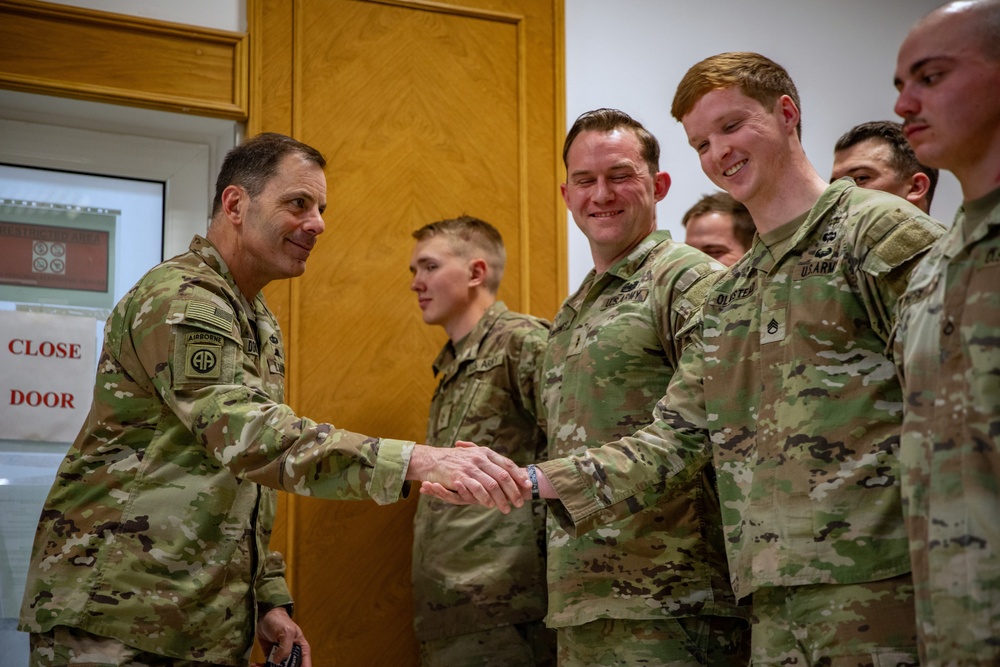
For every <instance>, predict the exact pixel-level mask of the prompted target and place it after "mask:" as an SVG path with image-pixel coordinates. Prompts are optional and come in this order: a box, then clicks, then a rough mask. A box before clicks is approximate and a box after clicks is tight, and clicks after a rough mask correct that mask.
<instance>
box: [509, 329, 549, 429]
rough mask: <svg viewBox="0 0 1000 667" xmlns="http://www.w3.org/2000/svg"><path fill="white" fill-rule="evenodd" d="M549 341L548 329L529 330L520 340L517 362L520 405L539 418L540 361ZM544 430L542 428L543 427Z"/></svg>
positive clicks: (540, 400) (543, 356)
mask: <svg viewBox="0 0 1000 667" xmlns="http://www.w3.org/2000/svg"><path fill="white" fill-rule="evenodd" d="M548 342H549V330H548V328H546V327H538V328H536V329H532V330H531V331H529V332H528V333H527V334H526V335H525V336H524V338H523V339H522V340H521V349H520V352H519V355H518V364H517V375H518V377H517V385H516V386H517V390H518V393H519V396H518V398H519V399H520V402H521V405H523V406H524V408H525V410H527V411H528V413H529V414H530V415H531V416H532V417H534V418H535V419H537V420H539V422H541V419H540V415H541V414H542V392H541V391H540V390H541V387H542V370H543V364H542V361H543V359H544V358H545V348H546V347H547V346H548ZM543 430H544V429H543Z"/></svg>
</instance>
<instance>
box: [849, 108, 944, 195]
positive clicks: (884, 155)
mask: <svg viewBox="0 0 1000 667" xmlns="http://www.w3.org/2000/svg"><path fill="white" fill-rule="evenodd" d="M844 176H850V177H851V178H853V179H854V183H855V184H856V185H857V186H858V187H861V188H868V189H869V190H881V191H882V192H891V193H892V194H894V195H896V196H897V197H902V198H903V199H905V200H906V201H908V202H910V203H911V204H913V205H914V206H916V207H917V208H919V209H920V210H921V211H923V212H924V213H930V210H931V200H933V199H934V189H935V188H936V187H937V182H938V170H937V169H934V168H933V167H927V166H924V165H922V164H920V161H919V160H917V156H916V155H914V154H913V149H912V148H910V144H909V143H907V141H906V137H905V136H904V135H903V126H902V125H900V124H899V123H894V122H892V121H890V120H874V121H870V122H867V123H861V124H860V125H856V126H854V127H852V128H851V129H850V130H848V131H847V132H845V133H844V134H843V136H841V137H840V138H839V139H837V143H836V145H835V146H834V148H833V172H832V174H831V176H830V182H831V183H833V182H834V181H835V180H837V179H838V178H843V177H844Z"/></svg>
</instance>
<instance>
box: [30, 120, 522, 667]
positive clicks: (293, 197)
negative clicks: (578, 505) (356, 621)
mask: <svg viewBox="0 0 1000 667" xmlns="http://www.w3.org/2000/svg"><path fill="white" fill-rule="evenodd" d="M325 164H326V160H325V159H324V158H323V156H322V155H321V154H320V153H319V152H318V151H316V150H315V149H314V148H312V147H310V146H307V145H305V144H302V143H300V142H298V141H295V140H294V139H291V138H290V137H286V136H283V135H279V134H271V133H268V134H262V135H258V136H256V137H254V138H252V139H249V140H248V141H246V142H244V143H243V144H241V145H240V146H237V147H236V148H234V149H233V150H232V151H230V153H229V154H228V155H227V156H226V159H225V161H224V163H223V166H222V170H221V172H220V174H219V177H218V180H217V184H216V194H215V201H214V205H213V214H212V222H211V225H210V226H209V229H208V233H207V235H206V237H205V238H202V237H200V236H196V237H195V238H194V240H193V241H192V242H191V248H190V250H189V251H188V252H187V253H185V254H183V255H179V256H177V257H174V258H173V259H170V260H167V261H165V262H163V263H162V264H160V265H159V266H156V267H154V268H153V269H151V270H150V271H149V272H148V273H147V274H146V275H145V276H144V277H143V278H142V279H141V280H140V281H139V282H138V283H137V284H136V285H135V287H133V288H132V289H131V290H130V291H129V293H128V294H126V295H125V297H124V298H123V299H122V300H121V301H120V302H119V303H118V305H117V306H116V307H115V309H114V312H113V313H112V315H111V317H110V319H109V321H108V323H107V326H106V327H105V336H104V347H103V350H102V352H101V358H100V361H99V364H98V369H97V379H96V383H95V388H94V401H93V405H92V407H91V411H90V414H89V416H88V418H87V421H86V422H85V423H84V425H83V427H82V429H81V430H80V434H79V435H78V436H77V438H76V441H75V442H74V443H73V445H72V447H71V448H70V450H69V452H68V453H67V455H66V458H65V459H64V460H63V462H62V464H61V466H60V467H59V470H58V472H57V474H56V480H55V482H54V484H53V486H52V490H51V491H50V492H49V496H48V499H47V500H46V501H45V505H44V508H43V510H42V515H41V519H40V521H39V525H38V531H37V534H36V537H35V543H34V548H33V550H32V556H31V564H30V570H29V574H28V581H27V585H26V587H25V594H24V601H23V604H22V608H21V617H20V629H21V630H23V631H26V632H30V633H31V638H30V644H31V664H32V665H34V666H36V667H40V666H42V665H52V666H56V665H70V664H74V665H76V664H114V665H147V666H155V665H171V666H173V667H181V666H182V665H192V666H193V665H204V664H212V665H245V664H246V663H247V661H248V659H249V657H250V651H251V648H252V644H253V640H254V635H255V631H256V635H257V639H258V641H259V642H260V644H261V647H262V648H263V649H264V652H265V655H266V654H268V653H269V652H270V651H271V649H272V648H274V647H275V646H277V647H278V650H277V651H276V656H275V657H277V658H284V657H286V656H287V655H289V653H290V652H291V651H292V646H293V644H298V645H299V647H300V649H301V651H302V664H303V667H310V665H311V657H310V654H309V645H308V643H307V642H306V640H305V637H303V635H302V631H301V629H300V628H299V626H298V625H297V624H296V623H295V622H294V621H292V620H291V616H290V614H291V609H292V599H291V597H290V596H289V593H288V589H287V588H286V586H285V582H284V578H283V571H284V564H283V562H282V559H281V555H280V554H278V553H275V552H269V551H268V541H269V538H270V534H271V527H272V523H273V520H274V513H275V502H276V492H275V491H274V489H281V490H284V491H288V492H290V493H298V494H301V495H307V496H315V497H320V498H345V499H346V498H372V499H374V500H375V501H376V502H379V503H389V502H393V501H395V500H397V499H399V498H400V496H401V495H402V494H404V493H405V487H406V484H405V482H404V480H425V479H429V480H434V481H437V482H440V483H443V484H444V485H446V486H453V485H454V483H455V480H456V479H457V478H459V477H461V478H462V479H463V488H472V489H473V491H475V492H476V493H477V494H478V495H479V497H480V499H482V500H485V501H486V502H487V504H490V503H495V504H497V505H499V506H500V507H501V508H503V509H505V510H506V509H508V505H507V500H506V498H510V497H514V496H515V495H516V496H517V499H516V502H515V503H514V504H520V503H521V499H520V491H519V489H518V486H517V483H518V480H515V479H514V478H513V477H512V476H511V475H510V474H508V472H507V471H508V469H510V470H513V469H514V464H513V463H511V462H510V461H509V460H507V459H505V458H504V457H502V456H500V455H498V454H494V453H490V452H489V450H486V449H475V450H442V449H437V448H434V447H427V446H424V445H414V443H412V442H404V441H401V440H390V439H385V438H382V439H379V438H371V437H367V436H363V435H359V434H357V433H351V432H349V431H345V430H342V429H338V428H335V427H334V426H332V425H331V424H321V423H316V422H314V421H311V420H309V419H307V418H304V417H300V416H298V415H296V414H295V413H293V412H292V410H291V408H289V407H288V406H287V405H285V404H283V402H282V401H283V395H284V389H283V387H284V375H285V360H284V349H283V345H282V339H281V331H280V330H279V328H278V323H277V320H276V319H275V317H274V315H273V314H272V313H271V311H270V310H269V309H268V307H267V304H266V303H265V302H264V297H263V295H262V294H261V289H263V287H264V286H265V285H267V284H268V283H269V282H271V281H272V280H279V279H282V278H290V277H292V276H298V275H301V274H302V272H303V271H305V266H306V260H307V259H308V257H309V254H310V252H311V250H312V248H313V246H314V245H315V243H316V240H317V237H318V236H319V234H320V233H322V232H323V229H324V223H323V218H322V214H323V210H324V209H325V208H326V177H325V176H324V174H323V167H324V166H325ZM470 454H471V456H470ZM473 468H475V470H473ZM518 479H520V475H518ZM525 481H526V478H525ZM255 626H256V627H255Z"/></svg>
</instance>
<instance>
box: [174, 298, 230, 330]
mask: <svg viewBox="0 0 1000 667" xmlns="http://www.w3.org/2000/svg"><path fill="white" fill-rule="evenodd" d="M184 316H185V317H186V318H187V319H188V320H191V321H194V322H202V323H204V324H207V325H209V326H211V327H213V328H216V329H221V330H223V331H230V330H231V329H232V327H233V314H232V313H231V312H228V311H226V310H223V309H222V308H219V307H218V306H216V305H214V304H212V303H209V302H207V301H189V302H188V304H187V307H186V308H185V310H184Z"/></svg>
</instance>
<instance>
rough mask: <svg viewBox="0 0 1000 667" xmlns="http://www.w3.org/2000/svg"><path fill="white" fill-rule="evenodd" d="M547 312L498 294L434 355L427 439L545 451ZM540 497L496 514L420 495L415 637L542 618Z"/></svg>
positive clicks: (504, 450)
mask: <svg viewBox="0 0 1000 667" xmlns="http://www.w3.org/2000/svg"><path fill="white" fill-rule="evenodd" d="M548 333H549V324H548V322H546V321H545V320H541V319H538V318H537V317H532V316H530V315H521V314H519V313H512V312H511V311H509V310H507V307H506V306H505V305H504V304H503V303H501V302H497V303H495V304H493V305H492V306H491V307H490V308H489V309H488V310H487V311H486V312H485V313H484V314H483V316H482V317H481V318H480V320H479V322H478V323H477V324H476V326H475V327H474V328H473V329H472V331H471V332H470V333H469V334H468V335H467V336H466V337H465V338H463V339H462V340H460V341H459V342H458V343H457V344H452V343H451V342H450V341H449V342H448V343H447V344H446V345H445V346H444V349H442V350H441V354H439V355H438V358H437V360H436V361H435V362H434V372H435V375H437V374H440V382H439V384H438V387H437V390H436V391H435V392H434V399H433V400H432V402H431V410H430V420H429V421H428V423H427V443H428V444H431V445H436V446H438V447H452V446H454V443H455V441H456V440H468V441H471V442H475V443H476V444H478V445H484V446H487V447H490V448H491V449H494V450H496V451H497V452H500V453H501V454H503V455H504V456H507V457H508V458H510V459H511V460H513V461H514V462H516V463H517V464H518V465H520V466H524V465H527V464H528V463H533V462H535V461H537V460H539V458H540V457H541V456H542V455H543V454H544V453H545V434H544V433H543V432H542V430H541V428H540V427H539V426H538V420H537V415H538V396H537V392H536V391H535V387H536V386H537V384H538V379H539V374H540V372H541V366H542V355H544V354H545V344H546V340H547V338H548ZM544 540H545V505H544V503H540V502H538V503H531V504H530V505H529V506H528V507H525V508H522V509H520V510H514V511H512V512H511V513H510V514H507V515H504V514H500V513H499V512H497V511H496V510H494V509H488V508H485V507H479V506H465V507H461V506H455V505H449V504H447V503H444V502H442V501H439V500H436V499H434V498H432V497H430V496H421V497H420V504H419V505H418V507H417V514H416V517H415V518H414V522H413V603H414V614H413V616H414V628H415V630H416V634H417V638H418V639H420V640H422V641H430V640H433V639H439V638H441V637H450V636H455V635H461V634H466V633H469V632H476V631H479V630H486V629H489V628H494V627H497V626H500V625H510V624H513V623H524V622H527V621H533V620H538V619H540V618H542V617H543V616H544V615H545V546H544V545H545V541H544Z"/></svg>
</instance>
